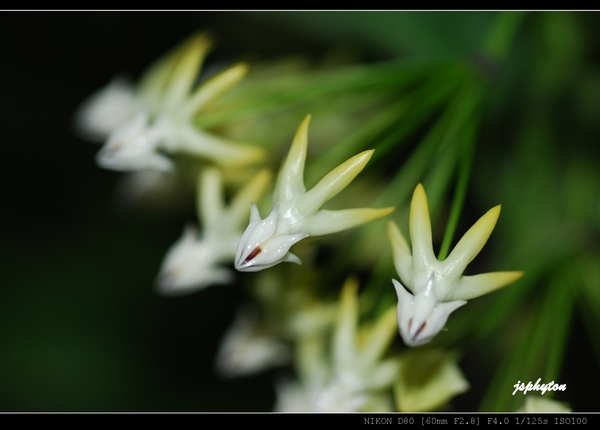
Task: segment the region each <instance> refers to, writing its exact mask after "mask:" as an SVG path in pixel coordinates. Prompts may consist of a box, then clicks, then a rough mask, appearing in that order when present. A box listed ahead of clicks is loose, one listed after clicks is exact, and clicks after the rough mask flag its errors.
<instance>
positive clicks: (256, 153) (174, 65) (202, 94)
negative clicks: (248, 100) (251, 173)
mask: <svg viewBox="0 0 600 430" xmlns="http://www.w3.org/2000/svg"><path fill="white" fill-rule="evenodd" d="M211 46H212V40H211V39H210V38H209V37H208V36H207V35H204V34H201V35H195V36H194V37H192V38H190V39H189V40H188V41H186V42H185V43H184V44H183V45H182V46H181V47H180V48H178V49H176V50H175V51H174V52H172V53H169V54H168V55H167V56H166V57H165V58H163V59H161V60H160V61H159V62H157V63H156V64H155V65H154V66H153V67H151V68H150V69H149V70H148V71H147V72H146V73H145V74H144V76H143V77H142V79H141V82H140V84H139V85H138V87H137V88H136V89H133V88H132V87H131V86H129V85H128V84H126V83H124V82H123V81H121V80H117V81H113V82H111V83H110V84H109V86H108V87H107V88H106V89H104V90H103V91H100V92H98V93H96V94H95V95H93V96H92V97H91V98H90V99H88V100H87V101H85V102H84V103H83V105H82V107H81V108H80V110H79V112H78V113H77V116H76V124H77V126H78V128H79V130H80V132H81V133H82V134H83V135H86V136H88V137H93V138H96V139H107V140H106V143H105V146H104V148H103V149H102V150H101V152H100V154H99V155H98V157H97V161H98V163H99V165H100V166H101V167H104V168H106V169H113V170H120V171H131V170H141V169H157V170H163V171H164V170H171V169H173V163H172V162H171V160H170V159H169V158H168V157H167V154H174V153H187V154H191V155H195V156H199V157H204V158H207V159H209V160H211V161H213V162H215V163H217V164H220V165H223V166H230V165H232V166H238V165H244V164H251V163H255V162H256V161H258V160H260V159H262V158H263V157H264V152H263V151H262V150H259V149H257V148H254V147H251V146H247V145H244V144H239V143H236V142H231V141H228V140H226V139H223V138H220V137H218V136H216V135H213V134H211V133H208V132H206V131H204V130H200V129H199V128H198V127H196V126H195V125H194V124H193V120H194V117H195V115H197V114H198V113H199V112H201V111H202V110H203V109H206V108H207V107H208V106H210V104H211V103H213V102H214V101H215V100H216V99H218V98H219V96H221V94H223V93H224V92H226V91H228V90H229V89H230V88H232V87H233V86H234V85H235V84H237V83H238V82H239V81H240V80H241V79H242V78H243V77H244V76H245V74H246V72H247V70H248V67H247V65H245V64H238V65H235V66H233V67H230V68H228V69H226V70H225V71H223V72H221V73H219V74H217V75H216V76H214V77H213V78H211V79H209V80H208V81H206V82H205V83H203V84H202V85H200V86H196V81H197V79H198V77H197V75H198V73H199V71H200V67H201V64H202V62H203V60H204V58H205V56H206V54H207V52H208V50H209V49H210V47H211Z"/></svg>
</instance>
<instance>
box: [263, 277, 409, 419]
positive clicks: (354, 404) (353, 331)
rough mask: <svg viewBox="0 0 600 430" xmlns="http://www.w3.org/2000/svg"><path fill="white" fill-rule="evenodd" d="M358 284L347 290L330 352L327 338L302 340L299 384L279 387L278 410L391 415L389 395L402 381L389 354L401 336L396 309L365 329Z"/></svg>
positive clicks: (349, 282) (350, 283)
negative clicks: (358, 412)
mask: <svg viewBox="0 0 600 430" xmlns="http://www.w3.org/2000/svg"><path fill="white" fill-rule="evenodd" d="M358 299H359V297H358V282H357V281H356V280H354V279H348V280H347V281H346V283H345V284H344V287H343V288H342V293H341V297H340V301H339V304H338V310H337V315H336V319H335V322H334V327H333V334H332V337H331V343H330V348H327V345H329V343H328V342H325V341H324V340H325V339H329V337H327V338H325V337H323V336H307V337H303V338H301V339H299V341H298V343H299V347H298V359H297V362H296V364H297V371H298V374H299V381H294V382H291V381H286V382H282V383H280V384H279V386H278V398H277V405H276V408H275V409H276V410H277V411H287V412H356V411H366V410H370V411H373V410H377V411H383V410H387V411H389V410H390V409H391V408H392V405H391V404H390V396H389V395H388V393H386V390H388V389H389V388H391V386H392V384H393V382H394V379H395V377H396V373H397V369H398V362H397V360H396V359H395V358H387V357H386V351H387V350H388V348H389V346H390V345H391V343H392V342H393V340H394V333H396V321H395V315H394V314H395V312H394V309H393V308H390V309H389V310H388V311H387V312H385V313H383V314H382V315H381V316H380V317H379V318H378V319H377V320H376V321H374V322H373V323H371V324H368V323H362V324H359V300H358Z"/></svg>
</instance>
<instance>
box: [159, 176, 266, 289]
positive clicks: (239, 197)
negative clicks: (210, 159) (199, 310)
mask: <svg viewBox="0 0 600 430" xmlns="http://www.w3.org/2000/svg"><path fill="white" fill-rule="evenodd" d="M270 178H271V174H270V173H269V172H268V171H266V170H263V171H261V172H259V173H258V174H256V176H255V177H254V178H253V179H251V180H250V181H248V182H247V184H246V185H245V186H244V187H243V188H242V189H240V190H239V191H238V192H237V194H236V195H234V196H233V198H232V199H231V202H230V204H229V205H228V206H227V205H226V204H225V202H224V196H223V185H222V183H221V175H220V173H219V171H218V170H217V169H216V168H207V169H206V170H204V172H203V173H202V174H201V175H200V178H199V184H198V203H199V204H198V217H199V219H200V222H201V224H202V227H203V231H202V232H201V233H199V232H198V230H197V228H196V227H195V226H191V225H190V226H187V227H186V228H185V230H184V232H183V235H182V237H181V239H179V240H178V241H177V242H176V243H175V244H174V245H173V246H172V247H171V249H170V250H169V252H168V253H167V255H166V256H165V259H164V261H163V264H162V268H161V270H160V274H159V276H158V280H157V284H158V289H159V291H160V292H161V293H164V294H181V293H189V292H193V291H196V290H199V289H202V288H205V287H207V286H209V285H212V284H223V283H228V282H230V281H231V279H232V277H233V276H232V273H231V271H230V270H229V269H228V268H226V267H224V266H223V265H222V264H223V263H229V264H231V262H233V257H234V256H235V251H236V247H237V244H238V242H239V240H240V237H241V235H242V227H243V223H244V221H245V220H246V218H247V216H248V207H249V205H250V202H253V201H257V200H258V199H259V198H260V197H261V196H262V194H263V193H264V191H265V189H266V187H267V185H268V183H269V180H270Z"/></svg>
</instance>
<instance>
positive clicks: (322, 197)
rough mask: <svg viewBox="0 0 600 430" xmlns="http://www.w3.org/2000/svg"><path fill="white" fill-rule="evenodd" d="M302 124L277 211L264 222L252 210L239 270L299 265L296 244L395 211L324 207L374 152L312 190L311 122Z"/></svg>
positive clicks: (289, 158) (283, 171) (286, 167)
mask: <svg viewBox="0 0 600 430" xmlns="http://www.w3.org/2000/svg"><path fill="white" fill-rule="evenodd" d="M309 120H310V116H307V117H306V119H305V120H304V121H303V122H302V124H301V125H300V127H299V129H298V131H297V133H296V136H295V137H294V141H293V143H292V147H291V148H290V152H289V154H288V156H287V159H286V160H285V162H284V164H283V166H282V168H281V171H280V172H279V178H278V181H277V186H276V189H275V195H274V207H273V210H272V212H271V213H270V214H269V215H268V216H267V217H266V218H265V219H261V217H260V214H259V212H258V209H257V208H256V206H254V205H253V206H252V210H251V214H250V224H249V225H248V228H247V229H246V231H245V232H244V235H243V236H242V239H241V241H240V243H239V246H238V249H237V253H236V258H235V268H236V269H237V270H240V271H245V272H255V271H259V270H262V269H266V268H268V267H272V266H274V265H276V264H279V263H281V262H282V261H291V262H294V263H298V264H300V259H299V258H298V257H297V256H296V255H294V254H292V253H291V252H289V249H290V247H291V246H292V245H294V244H295V243H297V242H299V241H300V240H302V239H304V238H306V237H308V236H322V235H326V234H330V233H336V232H339V231H342V230H346V229H349V228H352V227H355V226H357V225H359V224H363V223H366V222H369V221H373V220H376V219H379V218H382V217H384V216H386V215H388V214H389V213H390V212H392V211H393V208H385V209H371V208H361V209H345V210H335V211H330V210H324V209H320V208H321V206H322V205H323V204H324V203H325V202H326V201H328V200H329V199H331V198H332V197H334V196H335V195H336V194H338V193H339V192H340V191H342V190H343V189H344V188H346V186H347V185H348V184H350V182H352V180H353V179H354V178H355V177H356V176H357V175H358V174H359V173H360V172H361V171H362V169H363V168H364V167H365V165H366V164H367V162H368V161H369V159H370V158H371V155H372V154H373V151H372V150H370V151H364V152H361V153H360V154H358V155H355V156H354V157H352V158H350V159H349V160H347V161H346V162H344V163H342V164H341V165H339V166H338V167H336V168H335V169H333V170H332V171H331V172H329V173H328V174H327V175H325V177H324V178H323V179H321V181H319V183H318V184H317V185H315V186H314V187H313V188H312V189H311V190H309V191H306V188H305V186H304V163H305V160H306V153H307V143H308V137H307V135H308V122H309Z"/></svg>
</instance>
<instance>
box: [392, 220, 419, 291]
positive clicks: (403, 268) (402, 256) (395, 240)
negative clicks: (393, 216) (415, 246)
mask: <svg viewBox="0 0 600 430" xmlns="http://www.w3.org/2000/svg"><path fill="white" fill-rule="evenodd" d="M387 234H388V238H389V240H390V242H391V244H392V254H393V256H394V267H395V268H396V272H397V273H398V275H399V276H400V279H401V280H402V281H403V282H407V280H410V279H411V271H412V264H413V258H412V255H411V253H410V248H409V247H408V243H407V242H406V239H405V238H404V236H403V235H402V232H400V229H399V228H398V226H397V225H396V223H395V222H393V221H391V220H390V221H388V225H387Z"/></svg>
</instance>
